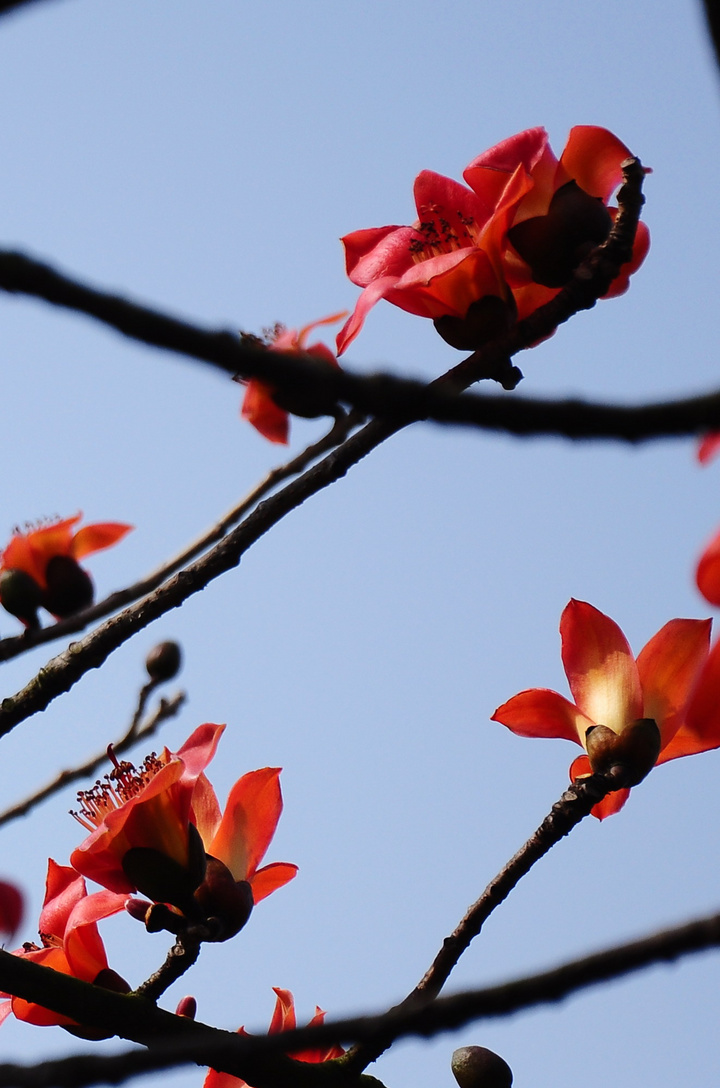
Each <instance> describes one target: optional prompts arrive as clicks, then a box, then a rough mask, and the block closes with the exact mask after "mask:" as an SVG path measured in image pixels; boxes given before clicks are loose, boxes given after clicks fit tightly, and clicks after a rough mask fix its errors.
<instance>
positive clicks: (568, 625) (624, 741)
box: [492, 600, 720, 819]
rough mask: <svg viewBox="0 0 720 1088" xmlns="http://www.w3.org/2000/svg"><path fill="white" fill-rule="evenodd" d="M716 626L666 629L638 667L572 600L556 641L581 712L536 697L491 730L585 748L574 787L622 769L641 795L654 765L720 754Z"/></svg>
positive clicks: (612, 633) (537, 693) (672, 624)
mask: <svg viewBox="0 0 720 1088" xmlns="http://www.w3.org/2000/svg"><path fill="white" fill-rule="evenodd" d="M710 625H711V621H710V620H687V619H675V620H670V621H669V623H666V624H665V626H664V627H662V628H661V629H660V630H659V631H658V633H657V634H656V635H654V636H653V637H652V638H651V639H650V641H649V642H648V643H647V645H646V646H645V647H644V649H643V650H641V652H640V654H639V655H638V658H637V660H635V658H634V657H633V654H632V651H631V650H630V647H629V645H628V643H627V640H626V638H625V636H624V634H623V633H622V631H621V630H620V628H619V627H618V625H617V624H616V623H614V622H613V620H611V619H610V618H609V617H608V616H606V615H604V614H603V613H602V612H599V611H598V609H596V608H593V606H592V605H590V604H586V603H585V602H584V601H575V600H572V601H570V603H569V604H568V605H567V607H566V608H565V610H564V612H563V614H562V618H561V620H560V634H561V637H562V661H563V665H564V667H565V674H566V676H567V678H568V683H569V685H570V691H571V692H572V695H573V698H574V700H575V702H574V703H571V702H570V701H569V700H568V699H566V698H564V696H562V695H559V694H558V693H557V692H555V691H550V690H548V689H547V688H533V689H531V690H529V691H522V692H520V694H519V695H515V696H513V698H512V699H510V700H508V702H506V703H504V704H503V705H502V706H501V707H499V708H498V709H497V710H496V711H495V713H494V715H493V719H492V720H493V721H498V722H501V723H502V724H503V725H506V726H507V727H508V728H509V729H511V730H512V732H513V733H516V734H517V735H518V736H521V737H561V738H563V739H565V740H571V741H574V742H575V743H576V744H580V745H582V746H583V748H585V750H586V753H587V754H586V755H582V756H580V757H579V758H578V759H576V760H575V761H574V762H573V764H572V766H571V768H570V777H571V779H573V780H575V779H577V778H582V777H584V776H586V775H588V774H591V773H592V772H593V771H600V772H606V771H608V770H610V768H611V767H613V766H618V765H619V766H621V767H622V768H623V771H624V775H625V780H626V781H627V783H628V786H630V785H636V784H637V783H638V782H640V781H641V780H642V778H644V777H645V775H646V774H647V773H648V772H649V771H650V769H651V768H652V767H653V766H654V765H655V764H659V763H665V762H667V761H668V760H670V759H676V758H677V757H678V756H684V755H692V754H694V753H696V752H704V751H707V750H709V749H711V748H717V747H720V686H719V684H720V652H719V650H720V643H718V644H716V646H715V647H714V648H713V651H712V653H710V654H709V655H708V647H709V638H710ZM628 793H629V789H621V790H616V791H614V792H612V793H610V794H608V796H607V797H606V798H605V799H604V800H603V801H602V802H600V804H599V805H596V806H595V808H594V809H593V814H594V815H595V816H597V817H598V818H599V819H604V817H605V816H610V815H612V813H614V812H617V811H618V810H619V809H620V808H622V806H623V805H624V803H625V801H626V800H627V796H628Z"/></svg>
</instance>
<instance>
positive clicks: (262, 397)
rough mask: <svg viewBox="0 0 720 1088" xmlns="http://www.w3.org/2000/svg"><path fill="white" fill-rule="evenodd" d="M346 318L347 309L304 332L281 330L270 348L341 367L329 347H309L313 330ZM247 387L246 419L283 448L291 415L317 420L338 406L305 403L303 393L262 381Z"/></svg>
mask: <svg viewBox="0 0 720 1088" xmlns="http://www.w3.org/2000/svg"><path fill="white" fill-rule="evenodd" d="M345 316H346V311H345V310H343V311H342V312H340V313H337V314H330V316H329V317H323V318H321V319H320V320H319V321H313V322H311V323H310V324H309V325H304V326H303V328H301V329H281V330H280V331H279V332H277V333H276V334H275V335H274V336H273V338H272V340H271V342H270V343H269V344H268V345H267V346H268V347H269V349H270V351H280V352H283V353H284V354H286V355H295V356H301V357H302V356H310V357H311V358H313V359H316V360H320V361H321V362H323V363H327V364H328V365H329V366H334V367H337V366H338V361H337V358H336V357H335V355H334V353H333V352H332V351H331V350H330V348H329V347H327V345H325V344H323V343H320V342H319V341H318V343H316V344H308V343H307V338H308V336H309V335H310V333H311V332H312V331H313V329H317V328H318V327H319V326H321V325H334V324H335V322H336V321H341V320H342V318H343V317H345ZM243 384H245V385H246V389H245V397H244V399H243V402H242V408H241V410H240V414H241V416H242V418H243V419H246V420H247V421H248V423H252V425H253V427H254V428H255V429H256V430H257V431H259V432H260V434H261V435H263V437H264V438H267V439H268V440H269V441H270V442H276V443H279V444H280V445H283V446H286V445H287V444H288V438H289V434H290V415H289V413H292V414H293V415H298V416H305V417H306V418H309V419H314V418H315V417H316V416H318V415H325V414H326V412H330V414H331V413H332V408H333V406H334V402H333V403H330V404H318V403H317V401H314V402H312V403H311V402H310V401H303V398H302V394H301V392H299V391H297V390H294V391H292V392H290V391H285V393H283V392H282V391H280V390H277V389H275V388H274V387H273V386H271V385H268V384H267V382H263V381H261V380H260V379H259V378H250V380H249V381H248V382H244V383H243Z"/></svg>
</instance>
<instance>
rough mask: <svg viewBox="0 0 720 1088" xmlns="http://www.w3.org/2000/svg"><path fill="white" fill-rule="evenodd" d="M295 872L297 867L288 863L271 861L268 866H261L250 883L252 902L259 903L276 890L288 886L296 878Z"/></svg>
mask: <svg viewBox="0 0 720 1088" xmlns="http://www.w3.org/2000/svg"><path fill="white" fill-rule="evenodd" d="M297 872H298V867H297V865H293V864H292V863H291V862H289V861H273V862H272V863H271V864H270V865H263V867H262V869H258V871H257V872H256V873H255V876H254V877H253V878H252V880H251V881H250V886H251V888H252V893H253V901H254V902H255V903H259V902H260V900H261V899H266V898H267V896H268V895H270V894H271V893H272V892H274V891H277V889H278V888H282V887H284V885H285V884H289V883H290V881H291V880H293V879H294V878H295V877H296V876H297Z"/></svg>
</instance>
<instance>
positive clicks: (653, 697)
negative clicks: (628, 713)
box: [637, 619, 712, 748]
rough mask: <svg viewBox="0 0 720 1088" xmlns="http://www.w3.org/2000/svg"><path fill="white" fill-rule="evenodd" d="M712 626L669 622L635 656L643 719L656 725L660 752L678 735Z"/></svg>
mask: <svg viewBox="0 0 720 1088" xmlns="http://www.w3.org/2000/svg"><path fill="white" fill-rule="evenodd" d="M711 626H712V620H682V619H679V620H670V622H669V623H666V624H665V626H664V627H661V628H660V630H659V631H658V633H657V634H656V635H653V637H652V638H651V639H650V641H649V642H648V644H647V646H645V647H644V648H643V649H642V650H641V651H640V654H639V656H638V659H637V668H638V673H639V675H640V684H641V686H642V691H643V714H642V717H644V718H652V719H653V720H654V721H655V723H656V725H657V727H658V729H659V730H660V737H661V744H662V747H663V748H664V747H665V746H666V745H667V744H669V742H670V740H671V738H672V737H673V735H674V734H675V733H676V732H677V729H678V728H679V726H680V724H681V721H682V718H683V714H684V712H685V706H686V704H687V701H688V699H689V697H690V693H691V691H692V689H693V687H694V685H695V682H696V680H697V678H698V676H699V674H700V670H701V668H702V666H703V665H704V664H705V661H706V660H707V656H708V651H709V648H710V628H711Z"/></svg>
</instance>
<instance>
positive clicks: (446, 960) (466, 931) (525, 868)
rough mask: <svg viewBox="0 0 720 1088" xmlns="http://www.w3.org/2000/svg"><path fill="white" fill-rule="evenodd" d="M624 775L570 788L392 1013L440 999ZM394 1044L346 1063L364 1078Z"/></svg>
mask: <svg viewBox="0 0 720 1088" xmlns="http://www.w3.org/2000/svg"><path fill="white" fill-rule="evenodd" d="M621 773H622V772H621V770H620V768H615V769H614V770H613V772H612V773H610V774H607V775H600V774H594V775H591V776H590V777H588V778H582V779H579V780H578V781H577V782H573V783H572V785H570V786H569V787H568V788H567V790H566V791H565V793H563V795H562V797H561V798H560V800H559V801H556V802H555V804H554V805H553V807H552V808H551V809H550V812H549V813H548V815H547V816H546V817H545V819H544V820H543V822H542V823H541V824H540V826H539V827H538V829H537V830H536V831H535V832H534V834H532V835H531V836H530V838H529V839H528V840H527V842H526V843H525V844H524V845H523V846H521V847H520V849H519V850H518V851H517V853H516V854H515V855H514V856H513V857H512V858H510V860H509V861H508V862H507V864H506V865H504V866H503V868H502V869H501V870H500V872H499V873H498V874H497V876H496V877H494V879H493V880H491V881H490V883H489V884H488V886H487V887H486V888H485V891H484V892H483V893H482V895H481V896H480V898H479V899H477V900H476V901H475V902H474V903H473V905H472V906H471V907H470V908H469V909H468V911H467V912H466V914H465V916H464V918H463V919H462V920H461V921H460V922H459V923H458V925H457V926H456V927H455V929H454V930H453V932H452V933H451V934H450V936H449V937H446V938H445V940H444V941H443V944H442V948H441V949H440V951H439V952H438V954H437V955H436V957H435V959H434V960H433V962H432V964H431V965H430V967H429V968H428V970H427V971H426V972H425V974H424V975H423V977H422V978H421V979H420V981H419V982H418V984H417V986H416V987H415V988H414V989H413V990H411V992H410V993H409V994H408V996H407V997H406V998H405V999H404V1000H403V1001H401V1002H400V1004H399V1005H397V1006H396V1007H395V1009H394V1010H391V1011H393V1012H401V1011H402V1010H404V1009H413V1008H417V1007H418V1006H419V1005H426V1004H427V1003H428V1002H429V1001H432V1000H433V999H434V998H436V997H437V995H438V994H439V993H440V991H441V990H442V988H443V986H444V985H445V983H446V982H447V980H448V978H449V977H450V974H451V972H452V970H453V968H454V967H455V965H456V964H457V962H458V960H459V959H460V957H461V956H462V954H463V952H465V951H466V949H467V948H469V946H470V944H471V942H472V941H473V940H474V938H475V937H477V935H478V934H479V932H480V930H481V929H482V927H483V925H484V923H485V922H486V921H487V919H488V918H489V917H490V915H491V914H492V912H493V911H494V910H495V908H496V907H498V906H499V905H500V904H501V903H502V902H503V901H504V900H505V899H507V897H508V895H509V894H510V892H511V891H512V890H513V888H514V887H515V886H516V885H517V884H518V883H519V881H520V880H521V879H522V877H524V876H525V875H526V874H527V873H529V872H530V870H531V869H532V867H533V865H534V864H535V862H536V861H538V860H539V859H540V858H541V857H543V856H544V855H545V854H547V852H548V851H549V850H550V849H551V848H552V847H553V846H555V844H556V843H558V842H560V840H561V839H563V838H564V837H565V836H566V835H568V834H569V833H570V832H571V831H572V829H573V828H574V827H576V826H577V824H579V823H580V821H581V820H584V819H585V817H586V816H588V815H589V814H590V812H591V810H592V809H593V807H594V806H595V805H596V804H598V802H599V801H602V799H603V798H604V797H605V796H606V795H607V794H608V793H610V792H611V791H612V790H614V789H617V788H618V781H619V776H620V775H621ZM392 1042H393V1038H392V1037H388V1038H387V1039H383V1038H382V1036H378V1037H376V1038H375V1040H374V1041H373V1043H372V1044H371V1045H368V1044H360V1045H359V1046H357V1047H355V1048H354V1050H352V1051H351V1052H350V1053H349V1054H348V1055H347V1056H346V1059H345V1060H346V1062H347V1063H348V1065H349V1066H350V1067H351V1068H352V1070H353V1072H355V1073H360V1072H362V1070H363V1069H365V1068H366V1067H367V1066H368V1065H369V1064H370V1062H373V1061H375V1059H376V1058H378V1057H379V1056H380V1054H382V1052H383V1050H385V1049H386V1047H387V1046H389V1045H390V1044H391V1043H392Z"/></svg>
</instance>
